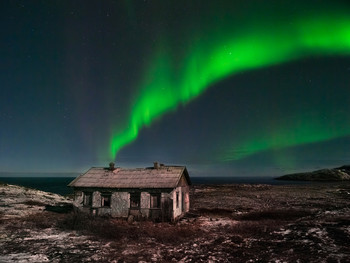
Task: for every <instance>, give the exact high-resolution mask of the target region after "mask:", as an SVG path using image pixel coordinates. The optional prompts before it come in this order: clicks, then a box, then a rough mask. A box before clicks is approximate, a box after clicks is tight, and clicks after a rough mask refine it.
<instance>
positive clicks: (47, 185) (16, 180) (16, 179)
mask: <svg viewBox="0 0 350 263" xmlns="http://www.w3.org/2000/svg"><path fill="white" fill-rule="evenodd" d="M77 176H79V173H40V174H35V173H0V182H1V183H6V184H14V185H20V186H25V187H28V188H33V189H38V190H42V191H45V192H51V193H56V194H60V195H71V194H72V193H73V190H72V188H70V187H68V184H69V183H70V182H71V181H73V180H74V178H76V177H77ZM191 182H192V184H194V185H197V184H209V185H210V184H267V185H288V184H293V185H295V184H298V185H302V184H308V182H302V181H281V180H275V178H274V177H191Z"/></svg>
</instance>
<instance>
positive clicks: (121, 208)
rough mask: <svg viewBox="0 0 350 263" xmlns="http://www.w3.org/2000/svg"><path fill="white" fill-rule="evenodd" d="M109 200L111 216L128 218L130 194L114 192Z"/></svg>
mask: <svg viewBox="0 0 350 263" xmlns="http://www.w3.org/2000/svg"><path fill="white" fill-rule="evenodd" d="M111 199H112V200H111V216H112V217H128V215H129V207H130V194H129V193H128V192H114V193H113V194H112V198H111Z"/></svg>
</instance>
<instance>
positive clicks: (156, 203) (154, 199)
mask: <svg viewBox="0 0 350 263" xmlns="http://www.w3.org/2000/svg"><path fill="white" fill-rule="evenodd" d="M151 208H160V193H159V194H151Z"/></svg>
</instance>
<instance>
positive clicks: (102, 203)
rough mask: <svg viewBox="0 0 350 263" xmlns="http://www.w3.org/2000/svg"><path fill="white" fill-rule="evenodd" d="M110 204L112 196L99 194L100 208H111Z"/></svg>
mask: <svg viewBox="0 0 350 263" xmlns="http://www.w3.org/2000/svg"><path fill="white" fill-rule="evenodd" d="M106 200H107V201H106ZM106 203H107V204H106ZM111 203H112V195H111V194H110V193H101V207H107V208H108V207H111Z"/></svg>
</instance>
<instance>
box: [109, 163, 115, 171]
mask: <svg viewBox="0 0 350 263" xmlns="http://www.w3.org/2000/svg"><path fill="white" fill-rule="evenodd" d="M109 170H111V171H113V170H114V163H113V162H110V163H109Z"/></svg>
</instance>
